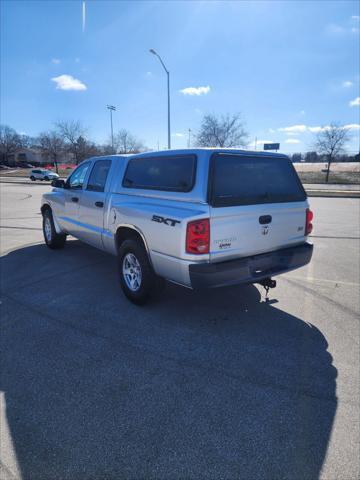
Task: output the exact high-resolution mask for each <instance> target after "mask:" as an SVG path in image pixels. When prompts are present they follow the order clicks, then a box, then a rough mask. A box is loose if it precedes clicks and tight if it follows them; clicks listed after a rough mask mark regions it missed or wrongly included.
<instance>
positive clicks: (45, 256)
mask: <svg viewBox="0 0 360 480" xmlns="http://www.w3.org/2000/svg"><path fill="white" fill-rule="evenodd" d="M0 189H1V194H2V202H1V222H0V225H1V249H2V255H3V256H2V257H1V274H2V316H1V321H2V330H1V383H0V389H1V394H0V395H1V417H0V420H1V443H0V453H1V462H2V463H1V465H2V466H1V474H0V478H2V479H3V478H4V479H14V478H22V479H26V480H27V479H31V480H33V479H34V480H42V479H46V480H67V479H69V480H88V479H89V480H90V479H91V480H92V479H94V480H103V479H116V480H118V479H166V480H168V479H231V480H233V479H246V480H252V479H270V480H275V479H276V480H278V479H294V480H303V479H304V480H309V479H317V478H321V479H323V480H332V479H334V480H335V479H336V480H338V479H344V480H350V479H351V480H352V479H358V478H359V440H360V437H359V318H358V317H359V315H358V314H359V237H360V232H359V218H360V215H359V213H360V212H359V205H360V201H359V200H358V199H347V198H340V199H335V198H334V199H328V198H314V199H312V200H311V205H312V209H313V210H314V212H315V230H314V236H313V239H312V240H313V242H314V244H315V251H314V257H313V261H312V262H311V264H310V265H308V266H307V267H304V268H302V269H300V270H297V271H295V272H292V273H290V274H287V275H283V276H282V277H279V278H278V287H277V288H276V289H275V290H273V291H272V292H271V294H270V298H271V302H270V303H265V302H264V296H263V289H262V288H261V287H259V288H258V287H255V286H243V287H234V288H231V289H221V290H220V289H218V290H214V291H211V292H203V293H194V292H192V291H190V290H186V289H183V288H181V287H177V286H174V285H169V286H168V287H167V289H166V290H165V291H164V292H163V294H162V296H161V298H159V299H158V300H157V301H155V302H153V303H151V304H149V305H148V306H146V307H142V308H140V307H136V306H134V305H132V304H130V303H129V302H128V301H127V300H126V299H125V297H124V296H123V294H122V292H121V291H120V288H119V286H118V281H117V274H116V266H115V260H114V258H113V257H111V256H109V255H106V254H104V253H102V252H99V251H97V250H95V249H92V248H91V247H88V246H86V245H84V244H81V243H80V242H78V241H76V240H69V241H68V242H67V245H66V247H65V248H64V249H63V250H61V251H51V250H49V249H48V248H47V247H46V246H45V245H44V244H43V243H42V232H41V216H40V215H39V204H40V195H41V193H42V192H44V191H46V190H48V189H49V186H32V185H15V184H14V185H11V184H1V186H0Z"/></svg>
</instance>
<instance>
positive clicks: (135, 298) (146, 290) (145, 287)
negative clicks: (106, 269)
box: [118, 238, 165, 305]
mask: <svg viewBox="0 0 360 480" xmlns="http://www.w3.org/2000/svg"><path fill="white" fill-rule="evenodd" d="M128 253H132V254H134V255H135V257H136V258H137V260H138V262H139V264H140V268H141V277H142V278H141V285H140V288H139V289H138V290H137V291H133V290H131V289H130V288H129V287H128V286H127V284H126V281H125V279H124V276H123V272H122V267H123V261H124V257H125V255H126V254H128ZM118 272H119V279H120V285H121V288H122V290H123V292H124V294H125V296H126V297H127V298H128V299H129V300H130V301H131V302H132V303H135V304H136V305H144V304H145V303H146V302H147V301H148V300H150V299H151V298H153V297H154V296H156V294H157V293H158V292H159V290H161V289H162V288H163V286H164V285H165V280H164V279H163V278H161V277H158V276H157V275H156V274H155V272H154V270H153V268H152V266H151V264H150V261H149V257H148V254H147V252H146V250H145V247H144V244H143V243H142V242H140V241H139V240H137V239H134V238H129V239H127V240H124V241H123V242H122V243H121V245H120V248H119V250H118Z"/></svg>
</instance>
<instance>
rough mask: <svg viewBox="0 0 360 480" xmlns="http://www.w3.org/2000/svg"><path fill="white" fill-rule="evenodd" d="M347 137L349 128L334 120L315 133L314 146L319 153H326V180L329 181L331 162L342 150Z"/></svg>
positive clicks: (347, 139)
mask: <svg viewBox="0 0 360 480" xmlns="http://www.w3.org/2000/svg"><path fill="white" fill-rule="evenodd" d="M349 137H350V132H349V129H347V128H345V127H344V126H343V125H340V124H339V123H335V122H332V123H331V124H330V125H329V126H327V127H323V128H322V129H321V130H320V132H319V133H318V134H317V135H316V141H315V148H316V150H317V151H318V152H319V153H320V154H324V155H326V156H327V159H328V165H327V170H326V182H328V181H329V174H330V165H331V162H332V161H333V160H334V158H335V157H336V156H337V155H338V154H339V153H341V152H343V151H344V147H345V145H346V144H347V142H348V141H349V139H350V138H349Z"/></svg>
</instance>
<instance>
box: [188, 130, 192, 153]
mask: <svg viewBox="0 0 360 480" xmlns="http://www.w3.org/2000/svg"><path fill="white" fill-rule="evenodd" d="M190 147H191V128H189V138H188V148H190Z"/></svg>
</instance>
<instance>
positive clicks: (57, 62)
mask: <svg viewBox="0 0 360 480" xmlns="http://www.w3.org/2000/svg"><path fill="white" fill-rule="evenodd" d="M60 62H61V60H60V58H52V59H51V63H54V64H55V65H59V63H60Z"/></svg>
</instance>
